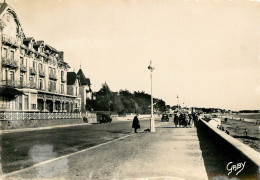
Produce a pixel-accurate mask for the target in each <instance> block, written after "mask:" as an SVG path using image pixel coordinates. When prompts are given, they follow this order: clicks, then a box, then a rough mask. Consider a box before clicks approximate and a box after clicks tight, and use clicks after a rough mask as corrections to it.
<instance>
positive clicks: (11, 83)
mask: <svg viewBox="0 0 260 180" xmlns="http://www.w3.org/2000/svg"><path fill="white" fill-rule="evenodd" d="M1 85H2V86H10V87H15V88H31V89H36V88H37V85H36V82H29V83H25V82H24V81H15V80H2V81H1Z"/></svg>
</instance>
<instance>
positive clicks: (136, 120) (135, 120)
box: [132, 114, 140, 133]
mask: <svg viewBox="0 0 260 180" xmlns="http://www.w3.org/2000/svg"><path fill="white" fill-rule="evenodd" d="M138 116H139V114H136V116H135V117H134V119H133V124H132V128H134V129H135V133H137V129H140V122H139V120H138Z"/></svg>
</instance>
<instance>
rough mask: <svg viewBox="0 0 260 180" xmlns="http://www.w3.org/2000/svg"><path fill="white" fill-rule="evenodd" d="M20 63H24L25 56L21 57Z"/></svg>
mask: <svg viewBox="0 0 260 180" xmlns="http://www.w3.org/2000/svg"><path fill="white" fill-rule="evenodd" d="M20 64H21V65H22V64H24V61H23V57H20Z"/></svg>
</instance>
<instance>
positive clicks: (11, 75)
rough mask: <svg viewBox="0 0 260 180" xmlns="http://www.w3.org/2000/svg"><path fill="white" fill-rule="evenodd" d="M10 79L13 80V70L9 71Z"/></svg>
mask: <svg viewBox="0 0 260 180" xmlns="http://www.w3.org/2000/svg"><path fill="white" fill-rule="evenodd" d="M10 80H11V81H14V72H13V71H11V72H10Z"/></svg>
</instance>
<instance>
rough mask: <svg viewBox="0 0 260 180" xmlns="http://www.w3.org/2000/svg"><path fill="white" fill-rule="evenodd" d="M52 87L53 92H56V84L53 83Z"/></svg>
mask: <svg viewBox="0 0 260 180" xmlns="http://www.w3.org/2000/svg"><path fill="white" fill-rule="evenodd" d="M52 87H53V90H56V83H55V82H53V83H52Z"/></svg>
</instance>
